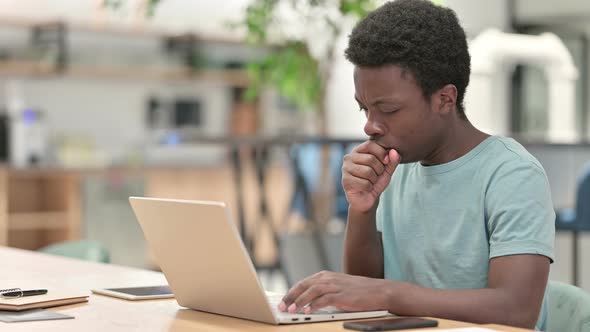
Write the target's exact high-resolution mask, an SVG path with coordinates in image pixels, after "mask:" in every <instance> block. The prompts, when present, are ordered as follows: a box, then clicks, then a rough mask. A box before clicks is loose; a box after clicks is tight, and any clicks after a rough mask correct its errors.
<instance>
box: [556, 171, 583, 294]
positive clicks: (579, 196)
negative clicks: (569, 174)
mask: <svg viewBox="0 0 590 332" xmlns="http://www.w3.org/2000/svg"><path fill="white" fill-rule="evenodd" d="M555 229H556V230H557V231H571V232H572V235H573V240H572V283H573V284H574V285H576V286H577V285H579V283H578V280H579V273H578V271H579V266H578V262H579V258H578V257H579V246H578V242H579V233H580V232H588V231H590V164H588V165H586V167H585V168H584V171H583V172H582V174H581V175H580V177H579V178H578V185H577V191H576V206H575V208H574V209H561V210H558V211H556V218H555Z"/></svg>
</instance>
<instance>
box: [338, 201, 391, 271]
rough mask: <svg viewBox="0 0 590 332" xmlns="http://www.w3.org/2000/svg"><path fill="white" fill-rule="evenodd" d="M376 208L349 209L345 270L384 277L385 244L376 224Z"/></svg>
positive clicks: (345, 243)
mask: <svg viewBox="0 0 590 332" xmlns="http://www.w3.org/2000/svg"><path fill="white" fill-rule="evenodd" d="M375 215H376V208H373V209H371V210H370V211H369V212H364V213H363V212H355V211H354V210H352V209H349V211H348V223H347V225H346V236H345V238H344V257H343V267H344V272H345V273H348V274H353V275H359V276H366V277H371V278H383V245H382V242H381V233H380V232H378V231H377V227H376V225H375Z"/></svg>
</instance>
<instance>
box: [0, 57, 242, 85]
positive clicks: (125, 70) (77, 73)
mask: <svg viewBox="0 0 590 332" xmlns="http://www.w3.org/2000/svg"><path fill="white" fill-rule="evenodd" d="M0 76H44V77H46V76H60V77H61V76H64V77H71V78H93V79H121V80H135V79H137V80H162V81H187V80H206V81H212V82H218V83H224V84H227V85H231V86H240V87H244V86H247V85H248V84H249V81H250V80H249V77H248V73H247V72H246V70H244V69H200V70H195V71H190V70H186V69H182V68H180V69H158V68H154V67H145V68H141V67H137V68H130V67H123V66H121V67H117V66H90V65H75V64H73V65H68V67H67V68H66V69H65V70H64V71H63V72H59V71H57V70H56V69H55V67H54V66H52V65H49V64H40V63H37V62H33V61H13V60H10V61H0Z"/></svg>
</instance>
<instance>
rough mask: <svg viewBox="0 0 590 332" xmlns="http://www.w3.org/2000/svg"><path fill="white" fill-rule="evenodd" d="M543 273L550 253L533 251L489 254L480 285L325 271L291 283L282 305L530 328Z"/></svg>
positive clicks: (293, 309) (544, 280) (308, 310)
mask: <svg viewBox="0 0 590 332" xmlns="http://www.w3.org/2000/svg"><path fill="white" fill-rule="evenodd" d="M548 274H549V259H548V258H547V257H545V256H541V255H532V254H523V255H511V256H502V257H497V258H493V259H491V260H490V269H489V273H488V287H487V288H483V289H463V290H444V289H431V288H424V287H420V286H417V285H414V284H410V283H407V282H400V281H395V280H384V279H375V278H367V277H359V276H352V275H348V274H342V273H334V272H326V271H324V272H320V273H317V274H315V275H313V276H311V277H309V278H307V279H305V280H303V281H301V282H299V283H298V284H297V285H295V286H294V287H293V288H292V289H291V290H290V291H289V293H288V294H287V296H285V298H284V299H283V301H284V302H283V304H282V306H281V307H282V309H281V310H283V311H289V312H291V313H295V312H299V311H301V310H304V312H305V313H311V312H313V311H315V310H317V309H320V308H322V307H325V306H336V307H338V308H341V309H343V310H348V311H368V310H388V311H389V312H391V313H394V314H397V315H402V316H428V317H439V318H445V319H452V320H460V321H466V322H472V323H495V324H504V325H511V326H518V327H525V328H533V327H534V326H535V323H536V321H537V318H538V316H539V311H540V308H541V304H542V301H543V294H544V292H545V286H546V284H547V278H548Z"/></svg>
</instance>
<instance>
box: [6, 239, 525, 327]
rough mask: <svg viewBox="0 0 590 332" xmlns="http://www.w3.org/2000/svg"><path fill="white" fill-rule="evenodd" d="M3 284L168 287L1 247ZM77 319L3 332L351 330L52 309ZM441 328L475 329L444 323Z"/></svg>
mask: <svg viewBox="0 0 590 332" xmlns="http://www.w3.org/2000/svg"><path fill="white" fill-rule="evenodd" d="M0 257H1V258H2V259H1V262H2V267H1V268H0V269H1V270H0V271H2V272H1V273H0V278H1V279H11V280H15V279H21V280H25V279H26V280H35V281H39V282H42V283H43V284H45V285H47V287H65V286H67V287H68V288H75V289H83V290H89V289H92V288H102V287H124V286H143V285H146V286H147V285H157V284H165V283H166V279H165V278H164V275H163V274H162V273H158V272H153V271H147V270H140V269H134V268H127V267H121V266H115V265H107V264H98V263H89V262H84V261H78V260H72V259H68V258H61V257H55V256H49V255H45V254H40V253H35V252H30V251H24V250H19V249H11V248H6V247H0ZM50 310H53V311H57V312H60V313H64V314H66V315H72V316H74V317H75V319H70V320H61V321H59V320H58V321H42V322H26V323H11V324H10V325H9V323H2V322H0V331H4V330H5V329H6V328H7V327H10V331H15V332H18V331H64V332H67V331H113V332H116V331H166V332H183V331H214V332H216V331H223V332H227V331H279V332H290V331H308V330H313V331H349V330H345V329H343V328H342V322H328V323H314V324H301V325H286V326H273V325H267V324H262V323H256V322H251V321H247V320H242V319H236V318H231V317H224V316H219V315H213V314H207V313H202V312H198V311H194V310H189V309H183V308H182V307H180V306H179V305H178V304H177V303H176V301H175V300H170V299H168V300H151V301H138V302H131V301H126V300H119V299H114V298H110V297H106V296H100V295H94V294H93V295H91V296H90V300H89V302H88V303H84V304H76V305H69V306H62V307H56V308H51V309H50ZM439 323H440V328H453V327H468V326H473V325H472V324H467V323H462V322H455V321H448V320H439ZM485 327H487V328H492V329H496V330H499V331H506V332H518V331H527V330H522V329H516V328H509V327H502V326H497V325H485Z"/></svg>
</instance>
